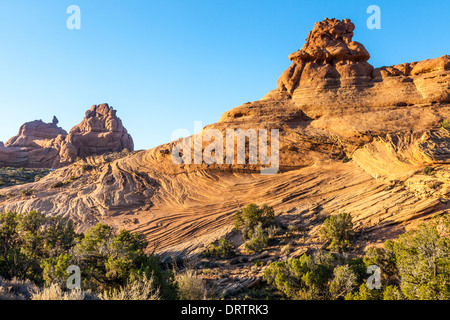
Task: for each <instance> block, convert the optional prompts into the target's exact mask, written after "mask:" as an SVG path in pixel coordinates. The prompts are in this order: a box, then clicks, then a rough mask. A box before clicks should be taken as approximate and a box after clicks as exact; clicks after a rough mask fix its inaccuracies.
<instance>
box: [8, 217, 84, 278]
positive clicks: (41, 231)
mask: <svg viewBox="0 0 450 320" xmlns="http://www.w3.org/2000/svg"><path fill="white" fill-rule="evenodd" d="M55 224H59V225H60V226H61V228H59V229H54V225H55ZM63 225H64V227H62V226H63ZM69 225H71V222H69V221H67V220H65V219H63V218H48V217H46V216H45V215H43V214H41V213H39V212H37V211H31V212H27V213H22V214H17V213H11V212H6V213H1V214H0V253H1V255H0V256H1V258H0V271H1V274H3V275H7V276H8V278H9V279H12V278H14V277H17V278H18V279H25V278H27V277H29V278H30V279H31V280H33V281H38V282H39V281H41V280H42V278H41V268H40V261H41V260H42V259H45V258H49V257H50V256H52V254H53V253H55V252H56V253H57V254H59V253H61V252H63V251H65V250H68V248H70V247H71V246H73V245H74V243H75V237H76V233H75V231H74V230H73V228H71V227H68V226H69ZM62 230H64V232H63V233H61V232H62ZM55 237H56V238H58V237H62V238H64V246H63V245H62V243H61V242H57V241H54V238H55Z"/></svg>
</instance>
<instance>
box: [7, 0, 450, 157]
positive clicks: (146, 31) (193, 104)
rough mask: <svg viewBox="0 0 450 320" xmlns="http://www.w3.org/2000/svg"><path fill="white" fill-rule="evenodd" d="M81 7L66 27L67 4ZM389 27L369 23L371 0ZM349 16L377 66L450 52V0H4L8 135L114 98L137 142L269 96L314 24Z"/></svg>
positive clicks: (68, 122) (157, 140) (65, 121)
mask: <svg viewBox="0 0 450 320" xmlns="http://www.w3.org/2000/svg"><path fill="white" fill-rule="evenodd" d="M72 4H75V5H78V6H79V7H80V9H81V30H69V29H68V28H67V27H66V19H67V18H68V17H69V15H68V14H67V13H66V9H67V7H68V6H69V5H72ZM372 4H375V5H378V6H379V7H380V8H381V30H369V29H368V28H367V27H366V20H367V18H368V17H369V14H367V13H366V9H367V7H368V6H369V5H372ZM325 17H328V18H338V19H343V18H350V19H351V20H352V21H353V22H354V23H355V25H356V30H355V36H354V40H356V41H359V42H361V43H363V44H364V45H365V46H366V48H367V49H368V50H369V52H370V54H371V56H372V57H371V59H370V60H369V62H370V63H371V64H373V65H374V66H375V67H380V66H383V65H393V64H398V63H402V62H411V61H417V60H422V59H427V58H435V57H439V56H442V55H443V54H450V41H449V40H450V19H449V18H450V1H448V0H441V1H437V0H428V1H392V0H391V1H379V0H373V1H364V0H355V1H336V0H330V1H325V0H322V1H320V0H319V1H311V0H307V1H301V0H295V1H287V0H286V1H283V0H271V1H266V0H226V1H219V0H203V1H196V0H180V1H170V0H158V1H151V0H129V1H125V0H71V1H65V0H40V1H38V0H1V2H0V39H1V50H0V110H1V117H0V140H3V141H6V140H7V139H9V138H10V137H11V136H13V135H15V134H17V132H18V130H19V126H20V125H21V124H22V123H24V122H26V121H31V120H34V119H42V120H44V121H46V122H50V121H51V119H52V116H53V115H56V116H57V117H58V118H59V120H60V124H59V125H60V126H62V127H63V128H64V129H66V130H67V131H68V130H69V129H70V128H71V127H72V126H74V125H75V124H77V123H79V122H80V121H81V119H82V117H83V115H84V111H85V110H87V109H88V108H89V107H90V106H91V105H93V104H99V103H103V102H106V103H109V104H110V105H112V106H114V107H115V108H117V110H118V116H119V117H120V118H121V119H122V121H123V123H124V125H125V127H126V128H127V129H128V131H129V132H130V133H131V135H132V136H133V138H134V141H135V147H136V149H148V148H151V147H155V146H157V145H159V144H162V143H164V142H168V141H169V140H170V136H171V134H172V132H173V130H175V129H178V128H185V129H188V130H190V131H191V132H192V131H193V122H194V121H202V122H203V125H207V124H210V123H214V122H216V121H217V120H218V119H219V117H220V116H221V115H222V113H224V112H225V111H227V110H229V109H231V108H233V107H236V106H238V105H240V104H242V103H245V102H247V101H254V100H258V99H260V98H261V97H262V96H264V95H265V94H266V92H267V91H269V90H272V89H274V88H275V86H276V80H277V78H278V77H279V75H280V74H281V73H282V72H283V71H284V70H285V69H286V68H287V67H288V66H289V65H290V61H289V60H288V58H287V56H288V55H289V54H290V53H291V52H293V51H295V50H297V49H300V48H301V47H302V46H303V43H304V39H305V38H306V36H307V34H308V32H309V30H311V29H312V27H313V25H314V22H316V21H320V20H322V19H324V18H325Z"/></svg>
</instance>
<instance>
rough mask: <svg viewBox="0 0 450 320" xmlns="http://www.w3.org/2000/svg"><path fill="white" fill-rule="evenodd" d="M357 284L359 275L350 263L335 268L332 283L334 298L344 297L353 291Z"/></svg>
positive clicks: (331, 293)
mask: <svg viewBox="0 0 450 320" xmlns="http://www.w3.org/2000/svg"><path fill="white" fill-rule="evenodd" d="M356 285H357V276H356V274H355V273H354V272H353V270H352V268H350V267H349V266H348V265H342V266H337V267H336V268H334V270H333V280H331V283H330V295H331V298H332V299H342V298H344V297H345V296H346V295H347V294H348V293H351V292H352V291H353V289H354V287H355V286H356Z"/></svg>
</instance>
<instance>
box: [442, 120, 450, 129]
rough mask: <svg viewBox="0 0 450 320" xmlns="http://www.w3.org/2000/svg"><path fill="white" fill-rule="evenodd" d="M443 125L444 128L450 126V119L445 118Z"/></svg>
mask: <svg viewBox="0 0 450 320" xmlns="http://www.w3.org/2000/svg"><path fill="white" fill-rule="evenodd" d="M442 127H444V128H450V119H444V120H442Z"/></svg>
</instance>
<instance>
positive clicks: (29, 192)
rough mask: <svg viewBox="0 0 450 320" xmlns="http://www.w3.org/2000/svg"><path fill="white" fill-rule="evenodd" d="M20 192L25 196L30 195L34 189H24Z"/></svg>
mask: <svg viewBox="0 0 450 320" xmlns="http://www.w3.org/2000/svg"><path fill="white" fill-rule="evenodd" d="M19 193H20V194H21V195H22V196H24V197H28V196H31V195H32V194H33V189H22V190H20V191H19Z"/></svg>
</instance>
